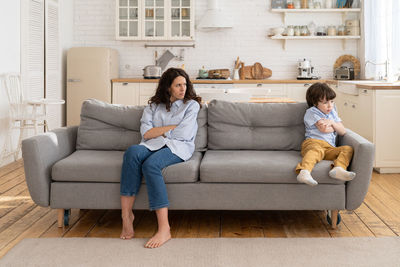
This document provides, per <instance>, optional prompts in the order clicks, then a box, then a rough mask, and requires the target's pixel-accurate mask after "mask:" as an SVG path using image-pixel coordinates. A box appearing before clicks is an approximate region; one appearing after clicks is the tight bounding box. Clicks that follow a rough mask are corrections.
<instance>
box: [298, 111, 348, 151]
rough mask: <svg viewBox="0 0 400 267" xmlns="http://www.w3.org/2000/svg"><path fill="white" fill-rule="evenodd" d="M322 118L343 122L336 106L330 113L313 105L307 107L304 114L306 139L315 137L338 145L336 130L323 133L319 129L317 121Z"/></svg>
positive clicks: (332, 144)
mask: <svg viewBox="0 0 400 267" xmlns="http://www.w3.org/2000/svg"><path fill="white" fill-rule="evenodd" d="M320 119H329V120H333V121H335V122H341V121H342V120H341V119H340V118H339V116H338V114H337V112H336V106H335V108H334V109H333V110H332V111H331V112H329V113H328V114H325V113H323V112H322V111H321V110H319V109H318V108H317V107H311V108H309V109H307V111H306V114H305V115H304V124H305V126H306V139H309V138H313V139H319V140H323V141H326V142H328V143H329V144H330V145H331V146H334V147H335V146H336V135H337V133H336V132H333V133H323V132H321V131H320V130H318V128H317V126H316V125H315V123H316V122H317V121H319V120H320Z"/></svg>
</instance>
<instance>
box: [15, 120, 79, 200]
mask: <svg viewBox="0 0 400 267" xmlns="http://www.w3.org/2000/svg"><path fill="white" fill-rule="evenodd" d="M77 131H78V126H72V127H64V128H59V129H56V130H54V131H51V132H48V133H44V134H39V135H37V136H33V137H30V138H27V139H25V140H23V141H22V157H23V159H24V169H25V178H26V183H27V185H28V189H29V193H30V194H31V197H32V200H33V201H34V202H35V203H36V204H37V205H39V206H43V207H47V206H49V205H50V183H51V168H52V167H53V164H54V163H56V162H57V161H59V160H60V159H63V158H65V157H66V156H68V155H70V154H71V153H72V152H74V151H75V146H76V136H77Z"/></svg>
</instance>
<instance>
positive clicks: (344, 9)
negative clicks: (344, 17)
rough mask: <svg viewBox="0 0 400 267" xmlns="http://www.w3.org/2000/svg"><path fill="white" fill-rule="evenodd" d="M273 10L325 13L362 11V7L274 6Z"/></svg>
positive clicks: (280, 11) (278, 11)
mask: <svg viewBox="0 0 400 267" xmlns="http://www.w3.org/2000/svg"><path fill="white" fill-rule="evenodd" d="M271 12H277V13H304V12H315V13H324V12H337V13H341V12H345V13H346V12H361V8H297V9H296V8H292V9H290V8H273V9H271Z"/></svg>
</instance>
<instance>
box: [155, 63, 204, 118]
mask: <svg viewBox="0 0 400 267" xmlns="http://www.w3.org/2000/svg"><path fill="white" fill-rule="evenodd" d="M178 76H182V77H184V78H185V80H186V92H185V96H184V98H183V103H186V102H187V101H188V100H191V99H193V100H195V101H197V102H198V103H199V104H200V107H201V97H200V96H198V95H196V92H195V91H194V89H193V84H192V82H191V81H190V79H189V75H188V74H187V73H186V72H185V71H184V70H183V69H178V68H169V69H167V70H166V71H165V72H164V73H163V75H162V76H161V79H160V81H159V82H158V86H157V90H156V94H155V95H154V96H152V97H151V98H150V100H149V104H153V103H154V104H161V103H163V104H165V107H166V109H167V110H168V111H169V110H170V108H171V100H170V98H171V94H170V93H169V88H170V87H171V85H172V82H173V81H174V80H175V78H176V77H178Z"/></svg>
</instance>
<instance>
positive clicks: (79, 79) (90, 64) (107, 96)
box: [66, 47, 119, 126]
mask: <svg viewBox="0 0 400 267" xmlns="http://www.w3.org/2000/svg"><path fill="white" fill-rule="evenodd" d="M118 77H119V58H118V52H117V50H114V49H111V48H105V47H73V48H71V49H69V50H68V54H67V92H66V96H67V97H66V98H67V103H66V108H67V126H72V125H79V123H80V113H81V107H82V103H83V101H85V100H86V99H89V98H95V99H98V100H101V101H105V102H108V103H111V79H114V78H118Z"/></svg>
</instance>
